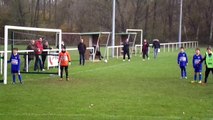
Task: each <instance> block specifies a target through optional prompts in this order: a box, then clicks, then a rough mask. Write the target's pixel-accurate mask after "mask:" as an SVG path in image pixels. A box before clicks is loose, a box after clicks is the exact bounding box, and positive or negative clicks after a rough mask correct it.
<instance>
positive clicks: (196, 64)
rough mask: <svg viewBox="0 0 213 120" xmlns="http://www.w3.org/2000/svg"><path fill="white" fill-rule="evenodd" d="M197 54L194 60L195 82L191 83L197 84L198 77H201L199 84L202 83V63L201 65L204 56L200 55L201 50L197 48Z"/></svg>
mask: <svg viewBox="0 0 213 120" xmlns="http://www.w3.org/2000/svg"><path fill="white" fill-rule="evenodd" d="M195 52H196V53H195V55H194V56H193V59H192V63H193V67H194V72H195V74H194V80H193V81H191V83H195V82H196V81H197V75H199V81H198V83H202V63H201V64H200V62H201V61H202V59H203V58H202V55H201V54H200V49H199V48H197V49H196V50H195Z"/></svg>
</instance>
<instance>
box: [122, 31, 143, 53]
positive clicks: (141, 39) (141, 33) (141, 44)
mask: <svg viewBox="0 0 213 120" xmlns="http://www.w3.org/2000/svg"><path fill="white" fill-rule="evenodd" d="M126 32H127V33H128V32H140V35H141V36H140V37H141V38H140V42H141V43H140V45H139V44H135V45H136V46H140V47H141V50H140V51H141V52H142V46H143V29H126ZM136 53H137V51H135V55H136Z"/></svg>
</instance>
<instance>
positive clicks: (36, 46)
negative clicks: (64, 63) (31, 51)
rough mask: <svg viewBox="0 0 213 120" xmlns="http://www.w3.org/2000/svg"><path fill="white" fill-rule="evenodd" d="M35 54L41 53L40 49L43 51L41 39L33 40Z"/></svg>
mask: <svg viewBox="0 0 213 120" xmlns="http://www.w3.org/2000/svg"><path fill="white" fill-rule="evenodd" d="M35 49H36V50H35V54H41V53H42V51H43V49H44V48H43V44H42V42H41V41H39V40H37V41H36V42H35Z"/></svg>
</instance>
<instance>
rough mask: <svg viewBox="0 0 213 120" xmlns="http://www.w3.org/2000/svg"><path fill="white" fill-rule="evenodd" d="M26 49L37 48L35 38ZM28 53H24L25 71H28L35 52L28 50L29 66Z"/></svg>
mask: <svg viewBox="0 0 213 120" xmlns="http://www.w3.org/2000/svg"><path fill="white" fill-rule="evenodd" d="M26 50H35V40H31V41H30V43H29V44H28V46H27V48H26ZM26 56H27V55H24V71H26V70H27V69H28V68H29V66H30V63H31V61H32V60H34V57H35V53H34V52H28V68H27V57H26Z"/></svg>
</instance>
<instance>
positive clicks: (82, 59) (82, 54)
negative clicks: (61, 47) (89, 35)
mask: <svg viewBox="0 0 213 120" xmlns="http://www.w3.org/2000/svg"><path fill="white" fill-rule="evenodd" d="M78 52H79V57H80V59H79V62H80V63H79V64H80V65H84V64H85V52H86V45H85V44H84V40H83V39H81V40H80V43H79V44H78Z"/></svg>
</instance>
